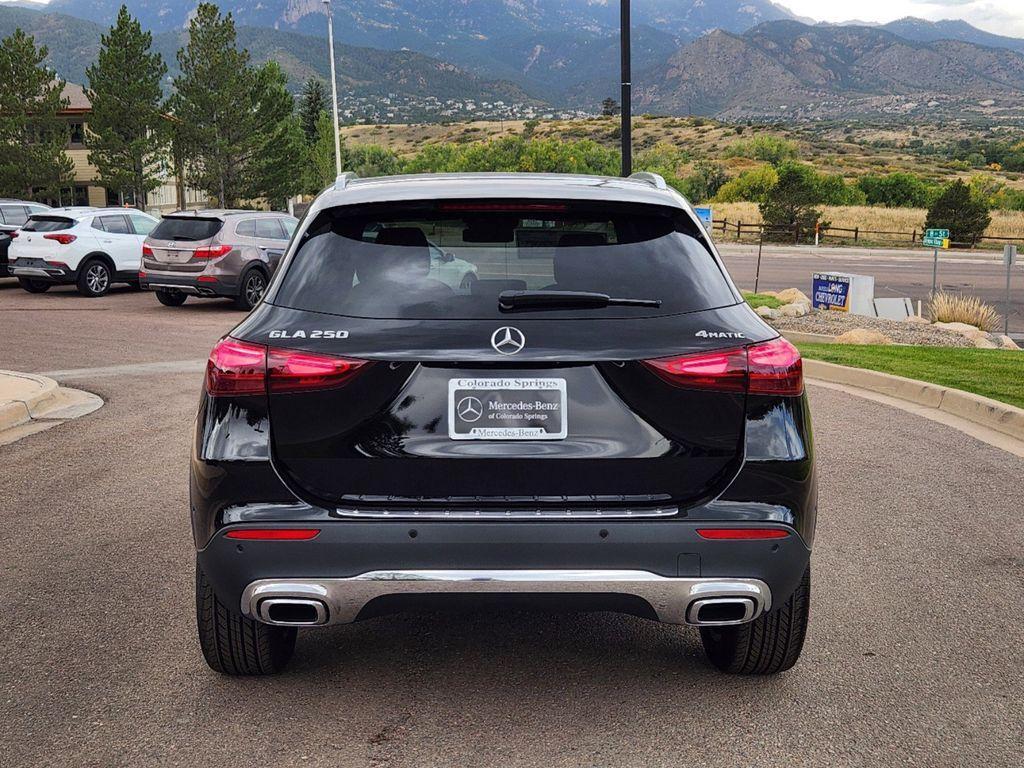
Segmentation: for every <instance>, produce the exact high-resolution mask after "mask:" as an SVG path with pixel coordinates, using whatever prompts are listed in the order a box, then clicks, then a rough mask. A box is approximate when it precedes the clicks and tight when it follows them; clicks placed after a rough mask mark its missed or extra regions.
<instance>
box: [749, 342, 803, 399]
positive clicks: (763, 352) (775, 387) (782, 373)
mask: <svg viewBox="0 0 1024 768" xmlns="http://www.w3.org/2000/svg"><path fill="white" fill-rule="evenodd" d="M747 372H748V375H749V377H750V390H749V391H750V392H751V394H755V395H784V396H794V397H795V396H796V395H799V394H802V393H803V391H804V363H803V360H801V359H800V351H799V350H798V349H797V348H796V347H794V346H793V345H792V344H790V343H789V342H788V341H786V340H785V339H784V338H782V337H781V336H780V337H779V338H777V339H774V340H773V341H766V342H765V343H764V344H755V345H754V346H752V347H748V348H747Z"/></svg>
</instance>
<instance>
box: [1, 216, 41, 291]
mask: <svg viewBox="0 0 1024 768" xmlns="http://www.w3.org/2000/svg"><path fill="white" fill-rule="evenodd" d="M48 210H50V206H48V205H43V204H42V203H33V202H30V201H28V200H2V199H0V277H8V276H9V275H10V272H9V271H8V263H7V258H8V257H7V252H8V249H9V248H10V245H11V240H13V239H14V238H15V237H17V234H16V233H17V231H18V229H19V228H20V227H21V226H22V225H24V223H25V222H26V221H28V217H29V216H31V215H32V214H33V213H42V212H43V211H48Z"/></svg>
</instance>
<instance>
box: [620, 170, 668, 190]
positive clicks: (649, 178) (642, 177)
mask: <svg viewBox="0 0 1024 768" xmlns="http://www.w3.org/2000/svg"><path fill="white" fill-rule="evenodd" d="M629 178H631V179H632V180H633V181H646V182H647V183H648V184H650V185H651V186H653V187H654V188H655V189H668V184H666V183H665V179H663V178H662V177H661V175H660V174H657V173H651V172H650V171H637V172H636V173H631V174H630V175H629Z"/></svg>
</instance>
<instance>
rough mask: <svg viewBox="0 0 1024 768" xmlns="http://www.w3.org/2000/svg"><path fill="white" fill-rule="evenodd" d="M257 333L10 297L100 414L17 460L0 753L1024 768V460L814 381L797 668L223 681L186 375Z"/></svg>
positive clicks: (443, 642) (325, 661)
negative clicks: (208, 601) (192, 516)
mask: <svg viewBox="0 0 1024 768" xmlns="http://www.w3.org/2000/svg"><path fill="white" fill-rule="evenodd" d="M240 317H241V316H240V314H239V313H238V312H236V311H234V310H232V309H231V308H230V307H229V306H228V305H226V304H224V303H220V302H208V303H203V302H193V301H189V303H187V304H186V305H185V306H184V307H182V308H180V309H170V308H165V307H161V306H159V305H158V304H157V303H156V301H155V300H154V299H153V297H152V296H150V295H147V294H132V293H128V292H124V291H122V292H118V293H116V294H115V295H111V296H109V297H107V298H104V299H100V300H87V299H82V298H80V297H78V296H76V295H74V294H73V293H71V292H69V291H66V290H59V291H51V292H50V293H48V294H45V295H42V296H29V295H28V294H24V293H22V292H21V291H19V290H16V289H13V288H11V287H8V286H7V285H5V284H4V283H3V281H0V322H2V324H3V329H4V330H3V334H2V335H0V361H2V362H0V367H3V368H14V369H20V370H25V371H35V372H42V371H58V370H59V371H73V370H78V371H80V372H79V373H71V374H64V377H65V381H66V382H67V383H68V384H70V385H73V386H76V387H80V388H83V389H87V390H90V391H94V392H96V393H98V394H100V395H101V396H102V397H103V398H104V399H105V400H106V405H105V406H104V407H103V408H102V409H100V410H99V411H97V412H96V413H94V414H92V415H90V416H87V417H85V418H83V419H81V420H78V421H75V422H69V423H67V424H64V425H62V426H59V427H56V428H54V429H51V430H49V431H47V432H43V433H41V434H37V435H33V436H31V437H29V438H26V439H24V440H22V441H20V442H18V443H15V444H12V445H9V446H6V447H3V448H0V466H2V467H3V470H2V471H3V476H2V477H3V479H2V480H0V510H2V511H3V514H4V535H3V536H2V537H0V604H2V605H3V621H2V622H0V722H2V723H3V728H2V731H0V765H2V766H5V767H6V766H11V768H15V767H17V768H30V767H32V766H46V767H47V768H54V766H104V767H106V766H132V768H137V767H139V766H157V765H161V766H163V765H168V766H170V765H177V766H196V765H211V766H212V765H243V766H274V767H275V768H276V767H277V766H285V765H302V766H378V767H379V766H389V767H391V768H400V767H404V766H409V767H410V768H412V767H415V768H425V767H426V766H502V767H503V768H504V767H505V766H538V767H541V766H543V767H544V768H551V767H553V766H554V767H561V766H566V767H568V766H637V767H638V768H639V767H643V768H657V767H659V766H665V767H666V768H667V767H668V766H672V767H673V768H678V767H679V766H687V765H694V766H696V765H700V766H741V765H742V766H753V765H756V766H759V767H763V766H786V768H795V767H796V766H840V765H843V766H845V765H851V766H853V765H857V766H861V765H894V764H897V763H898V764H901V765H918V766H1000V767H1001V766H1019V765H1020V755H1021V750H1022V749H1024V708H1022V704H1021V691H1022V690H1024V664H1022V658H1024V657H1022V650H1021V649H1022V648H1024V623H1022V622H1021V619H1020V612H1019V609H1018V606H1020V605H1021V604H1022V602H1024V556H1022V553H1024V516H1022V515H1021V512H1020V507H1021V497H1022V494H1021V486H1020V480H1019V478H1020V477H1022V476H1024V460H1021V459H1018V458H1015V457H1013V456H1010V455H1009V454H1006V453H1003V452H1001V451H999V450H997V449H995V448H991V447H989V446H987V445H984V444H982V443H979V442H976V441H975V440H973V439H971V438H969V437H967V436H965V435H963V434H961V433H959V432H957V431H954V430H952V429H950V428H948V427H945V426H942V425H939V424H936V423H934V422H931V421H927V420H923V419H920V418H918V417H915V416H911V415H909V414H907V413H905V412H903V411H899V410H894V409H891V408H888V407H886V406H883V405H880V404H877V403H874V402H869V401H866V400H861V399H859V398H856V397H853V396H850V395H847V394H843V393H841V392H836V391H833V390H829V389H825V388H817V387H813V386H812V387H811V388H810V394H811V400H812V404H813V410H814V417H815V421H816V425H815V426H816V436H817V440H818V449H819V455H820V468H821V491H822V506H821V510H820V517H819V520H820V522H819V529H818V539H817V544H816V548H815V554H814V561H813V562H814V587H813V600H812V619H811V628H810V633H809V637H808V641H807V645H806V649H805V652H804V656H803V659H802V660H801V662H800V663H799V665H798V666H797V667H796V668H795V669H794V670H793V671H791V672H790V673H787V674H784V675H781V676H779V677H777V678H773V679H737V678H730V677H725V676H722V675H720V674H718V673H716V672H714V671H712V670H711V669H710V668H709V667H708V666H707V664H706V663H705V662H704V660H703V658H702V654H701V650H700V645H699V640H698V636H697V634H696V633H695V632H694V631H691V630H687V629H683V628H678V627H670V626H660V625H656V624H653V623H650V622H646V621H643V620H640V619H634V618H630V617H622V616H616V615H610V614H592V615H587V614H574V615H568V616H552V615H546V614H540V615H531V614H519V613H511V614H499V613H480V614H472V615H470V616H461V617H454V618H453V617H445V616H442V615H437V614H431V613H426V614H412V615H403V616H395V617H388V618H379V619H374V620H370V621H366V622H363V623H360V624H357V625H353V626H348V627H335V628H328V629H324V630H320V631H308V632H301V633H300V635H299V646H298V649H297V652H296V656H295V659H294V661H293V664H292V667H291V668H290V671H288V672H287V673H286V674H284V675H282V676H279V677H276V678H269V679H262V680H250V679H229V678H224V677H219V676H218V675H216V674H214V673H212V672H211V671H210V670H209V669H208V668H207V667H206V665H205V664H204V662H203V660H202V658H201V656H200V653H199V649H198V647H197V643H196V638H195V630H194V623H193V621H194V620H193V570H192V545H191V540H190V532H189V524H188V494H187V484H186V466H187V455H188V444H189V434H190V429H191V422H192V418H193V414H194V409H195V407H196V401H197V396H198V389H199V385H200V374H199V373H198V372H197V369H196V365H195V363H194V362H192V363H188V362H183V361H196V360H198V359H201V358H203V357H204V356H205V355H206V353H207V351H208V350H209V348H210V346H211V345H212V343H213V342H214V341H215V339H217V338H218V337H219V336H220V335H221V334H223V333H224V332H225V331H226V330H228V329H229V328H230V327H231V326H232V325H233V324H234V323H235V322H237V321H238V320H239V319H240ZM149 363H170V364H168V365H163V366H152V365H145V364H149ZM114 366H117V367H114ZM82 369H85V370H84V371H83V370H82Z"/></svg>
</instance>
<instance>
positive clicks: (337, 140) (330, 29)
mask: <svg viewBox="0 0 1024 768" xmlns="http://www.w3.org/2000/svg"><path fill="white" fill-rule="evenodd" d="M323 2H324V5H326V6H327V45H328V47H329V48H330V54H331V102H332V105H333V107H334V171H335V176H341V137H340V136H338V129H339V127H340V126H339V125H338V77H337V75H335V73H334V19H333V18H332V14H331V0H323Z"/></svg>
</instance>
